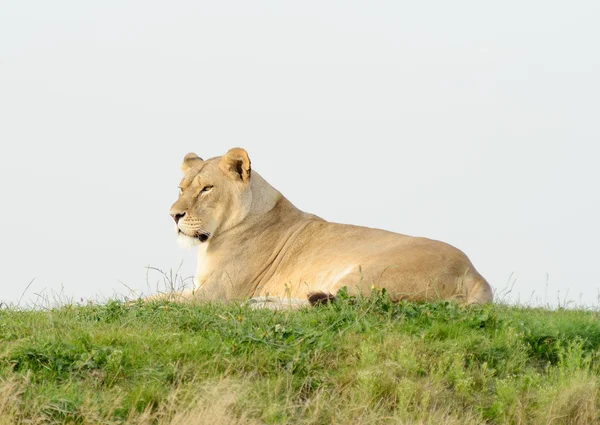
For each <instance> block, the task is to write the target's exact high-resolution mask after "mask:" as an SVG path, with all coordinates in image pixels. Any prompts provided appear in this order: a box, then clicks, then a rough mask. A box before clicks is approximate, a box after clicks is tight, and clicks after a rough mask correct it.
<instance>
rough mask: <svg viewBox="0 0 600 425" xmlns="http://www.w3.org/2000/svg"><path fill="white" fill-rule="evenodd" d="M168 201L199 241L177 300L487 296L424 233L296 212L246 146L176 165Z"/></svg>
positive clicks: (190, 237)
mask: <svg viewBox="0 0 600 425" xmlns="http://www.w3.org/2000/svg"><path fill="white" fill-rule="evenodd" d="M181 169H182V170H183V173H184V176H183V179H182V180H181V183H180V184H179V190H180V194H179V198H178V199H177V201H175V203H174V204H173V206H172V207H171V210H170V214H171V216H172V217H173V220H175V223H176V226H177V234H178V238H179V239H180V241H182V242H184V243H185V244H187V245H197V246H198V268H197V273H196V287H195V289H194V290H191V291H188V292H186V293H183V294H180V295H179V298H180V299H181V298H183V299H204V300H243V299H249V298H250V299H251V302H252V301H254V302H256V303H258V304H260V306H261V307H271V308H277V307H278V306H280V305H285V304H289V305H292V306H298V305H303V304H311V303H315V302H320V301H324V300H325V299H330V298H332V297H334V295H335V293H336V292H337V291H338V290H339V289H340V288H342V287H347V288H348V292H349V293H350V294H359V293H362V294H368V293H369V292H370V291H371V290H372V288H378V289H380V288H385V289H386V290H387V293H388V294H389V296H390V297H391V298H392V299H393V300H396V301H397V300H401V299H411V300H434V299H456V300H458V301H459V302H463V303H469V304H471V303H486V302H491V301H492V290H491V288H490V285H489V284H488V283H487V282H486V281H485V279H484V278H483V277H482V276H481V275H480V274H479V273H477V271H476V270H475V268H474V267H473V265H472V264H471V262H470V261H469V259H468V258H467V256H466V255H465V254H463V253H462V252H461V251H459V250H458V249H456V248H454V247H452V246H450V245H448V244H445V243H443V242H438V241H434V240H430V239H425V238H416V237H411V236H406V235H401V234H397V233H392V232H387V231H384V230H378V229H371V228H366V227H359V226H352V225H345V224H337V223H330V222H327V221H325V220H323V219H321V218H319V217H317V216H315V215H313V214H308V213H305V212H303V211H300V210H299V209H297V208H296V207H294V205H292V203H291V202H290V201H288V200H287V199H286V198H285V197H284V196H283V195H282V194H281V193H279V192H278V191H277V190H276V189H275V188H273V187H272V186H271V185H270V184H269V183H267V182H266V181H265V180H264V179H263V178H262V177H261V176H260V175H259V174H258V173H256V172H255V171H253V170H251V168H250V158H249V157H248V154H247V153H246V151H245V150H244V149H240V148H234V149H231V150H229V152H227V153H226V154H225V155H223V156H221V157H215V158H211V159H208V160H206V161H205V160H203V159H201V158H200V157H198V156H197V155H196V154H194V153H189V154H187V155H186V156H185V158H184V160H183V164H182V165H181Z"/></svg>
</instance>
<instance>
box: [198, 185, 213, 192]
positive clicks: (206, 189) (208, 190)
mask: <svg viewBox="0 0 600 425" xmlns="http://www.w3.org/2000/svg"><path fill="white" fill-rule="evenodd" d="M212 188H213V187H212V186H204V187H203V188H202V190H201V191H200V193H206V192H210V191H211V189H212Z"/></svg>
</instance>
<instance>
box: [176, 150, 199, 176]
mask: <svg viewBox="0 0 600 425" xmlns="http://www.w3.org/2000/svg"><path fill="white" fill-rule="evenodd" d="M201 163H202V158H200V157H199V156H198V155H196V154H195V153H194V152H190V153H188V154H187V155H186V156H185V157H184V158H183V162H182V163H181V171H183V172H184V173H187V172H188V170H189V169H190V168H192V167H195V166H196V165H199V164H201Z"/></svg>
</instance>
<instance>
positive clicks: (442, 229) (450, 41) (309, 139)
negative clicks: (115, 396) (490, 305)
mask: <svg viewBox="0 0 600 425" xmlns="http://www.w3.org/2000/svg"><path fill="white" fill-rule="evenodd" d="M598 22H600V3H598V2H597V1H587V2H586V1H578V2H558V1H556V2H554V1H544V2H542V1H531V2H521V1H504V2H496V3H494V4H492V3H490V2H481V1H457V2H446V1H429V2H397V1H368V2H366V1H364V2H358V1H348V0H344V1H302V2H284V1H270V2H266V1H252V2H249V1H237V2H230V1H223V2H216V1H210V2H208V1H179V2H155V1H103V2H81V1H65V0H58V1H53V2H47V1H23V0H19V1H0V146H1V148H0V194H1V197H2V198H1V199H2V204H1V208H0V250H1V257H0V264H1V266H2V279H1V280H0V288H1V289H0V300H1V301H4V302H10V303H16V302H17V301H18V300H19V299H20V297H21V294H22V293H23V291H24V290H25V288H26V286H27V284H28V283H29V282H30V281H31V279H33V278H35V281H34V282H33V283H32V284H31V286H30V288H29V289H28V291H27V292H26V294H25V296H24V298H23V302H25V300H30V299H36V296H35V294H36V293H37V294H40V293H41V294H51V293H52V292H55V293H56V292H61V291H62V294H63V296H67V297H72V298H73V299H75V300H80V299H81V298H84V299H88V298H98V297H100V296H102V297H107V296H112V295H113V294H114V293H117V294H127V292H128V290H127V288H126V287H125V286H124V285H123V284H121V283H120V281H122V282H123V283H125V284H126V285H127V286H129V287H131V288H132V289H135V290H144V291H146V290H147V286H146V269H145V267H146V266H147V265H150V266H154V267H158V268H161V269H164V270H169V269H170V268H177V266H178V265H179V263H180V262H181V261H182V259H183V260H184V263H183V267H182V270H181V273H182V274H183V275H191V274H193V272H194V269H195V259H194V253H193V252H186V251H183V250H182V249H180V248H179V247H178V246H177V244H176V241H175V236H174V230H173V225H172V222H171V219H170V217H169V215H168V210H169V207H170V205H171V203H172V202H173V201H174V200H175V198H176V195H177V185H178V182H179V178H180V172H179V169H178V167H179V164H180V161H181V159H182V158H183V156H184V155H185V154H186V153H187V152H189V151H195V152H197V153H198V154H199V155H200V156H202V157H204V158H208V157H211V156H218V155H221V154H223V153H224V152H225V151H227V149H229V148H231V147H234V146H241V147H244V148H246V149H247V150H248V152H249V154H250V157H251V160H252V165H253V168H254V169H255V170H256V171H257V172H259V173H260V174H261V175H262V176H263V177H265V178H266V179H267V180H268V181H269V182H270V183H271V184H272V185H273V186H275V187H276V188H277V189H279V190H280V191H282V193H283V194H284V195H285V196H286V197H287V198H288V199H290V200H291V201H292V202H293V203H294V204H295V205H296V206H297V207H299V208H301V209H303V210H306V211H309V212H312V213H315V214H317V215H319V216H321V217H323V218H325V219H328V220H331V221H337V222H344V223H353V224H361V225H366V226H370V227H379V228H385V229H388V230H393V231H397V232H401V233H406V234H412V235H419V236H427V237H430V238H434V239H440V240H444V241H446V242H449V243H451V244H453V245H455V246H457V247H458V248H460V249H462V250H463V251H465V252H466V253H467V255H469V257H470V258H471V259H472V261H473V263H474V264H475V266H476V267H477V269H478V270H479V271H480V272H481V273H482V274H483V275H484V276H485V277H486V278H487V279H488V280H489V281H490V283H491V284H492V286H494V287H495V288H496V289H497V290H502V288H506V287H507V285H508V286H510V285H514V286H513V291H512V292H511V293H510V294H509V295H508V299H509V300H511V301H517V300H520V301H521V302H531V303H545V304H554V305H556V304H557V303H559V302H564V301H565V300H567V299H572V300H574V301H575V302H577V303H578V304H585V305H598V291H599V289H600V273H599V272H598V255H599V251H600V250H599V248H598V240H599V239H600V226H599V225H598V222H597V220H598V217H599V216H600V195H599V190H598V182H600V171H599V167H598V156H599V155H598V154H599V148H598V143H599V141H600V53H599V52H600V49H598V41H599V40H600V25H598ZM511 275H512V277H511ZM158 278H159V276H158V275H157V274H156V273H155V272H152V273H150V281H151V283H152V282H154V281H156V280H158ZM152 284H153V283H152ZM532 294H533V295H532Z"/></svg>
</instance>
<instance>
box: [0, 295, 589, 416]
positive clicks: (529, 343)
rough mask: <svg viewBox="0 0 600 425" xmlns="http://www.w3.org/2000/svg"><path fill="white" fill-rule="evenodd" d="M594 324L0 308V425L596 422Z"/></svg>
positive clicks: (473, 317)
mask: <svg viewBox="0 0 600 425" xmlns="http://www.w3.org/2000/svg"><path fill="white" fill-rule="evenodd" d="M599 319H600V318H599V315H598V312H594V311H582V310H555V311H550V310H545V309H531V308H517V307H509V306H504V305H487V306H483V307H461V306H458V305H456V304H453V303H434V304H429V303H408V302H403V303H400V304H392V303H390V302H389V300H388V299H387V297H386V296H385V294H381V293H375V294H373V296H372V297H370V298H366V299H358V300H357V299H349V298H348V297H345V296H343V295H342V296H341V297H339V299H338V300H337V301H336V302H335V303H333V304H330V305H325V306H320V307H316V308H311V309H304V310H300V311H294V312H273V311H267V310H251V309H249V308H246V307H243V306H239V305H218V304H212V305H208V304H204V305H196V306H193V305H177V304H168V303H153V304H142V303H134V304H133V305H127V304H124V303H121V302H115V301H111V302H108V303H107V304H105V305H87V306H65V307H60V308H56V309H51V310H48V311H39V310H38V311H31V310H30V311H19V310H16V309H4V310H0V424H8V423H28V424H37V423H80V424H113V423H128V424H153V423H170V424H221V423H223V424H237V423H243V424H262V423H266V424H276V423H277V424H278V423H285V424H305V423H310V424H331V423H340V424H359V423H373V424H385V423H390V424H397V423H405V424H413V423H415V424H481V423H490V424H505V423H506V424H527V423H532V424H538V423H539V424H593V423H600V419H599V413H598V411H599V408H600V392H599V390H598V388H599V387H600V351H599V350H600V320H599Z"/></svg>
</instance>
